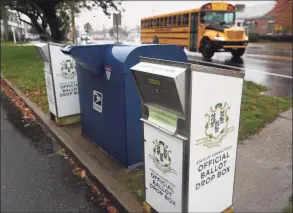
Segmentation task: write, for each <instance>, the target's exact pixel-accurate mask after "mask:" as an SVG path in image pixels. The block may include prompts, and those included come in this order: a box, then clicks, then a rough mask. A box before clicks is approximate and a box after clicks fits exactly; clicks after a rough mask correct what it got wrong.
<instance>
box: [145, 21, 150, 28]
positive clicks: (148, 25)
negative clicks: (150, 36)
mask: <svg viewBox="0 0 293 213" xmlns="http://www.w3.org/2000/svg"><path fill="white" fill-rule="evenodd" d="M146 23H147V24H146V27H147V28H149V27H150V24H149V23H150V22H149V20H146Z"/></svg>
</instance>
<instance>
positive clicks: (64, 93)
mask: <svg viewBox="0 0 293 213" xmlns="http://www.w3.org/2000/svg"><path fill="white" fill-rule="evenodd" d="M35 47H36V49H37V51H38V53H39V55H40V57H41V58H42V60H43V63H44V67H43V71H44V74H45V80H46V90H47V96H48V105H49V110H50V114H51V119H52V120H54V121H55V122H56V123H57V124H58V125H68V124H72V123H77V122H79V121H80V106H79V92H78V84H77V77H76V68H75V61H74V60H73V59H71V58H70V57H69V56H67V55H65V54H63V53H62V52H61V48H62V47H64V45H60V44H56V43H37V44H35Z"/></svg>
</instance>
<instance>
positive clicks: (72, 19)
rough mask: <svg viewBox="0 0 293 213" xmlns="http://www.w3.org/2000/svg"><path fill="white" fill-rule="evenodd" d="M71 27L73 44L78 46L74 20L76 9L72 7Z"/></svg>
mask: <svg viewBox="0 0 293 213" xmlns="http://www.w3.org/2000/svg"><path fill="white" fill-rule="evenodd" d="M70 12H71V27H72V42H73V44H77V38H76V29H75V18H74V7H73V5H71V11H70Z"/></svg>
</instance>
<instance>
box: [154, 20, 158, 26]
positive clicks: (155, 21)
mask: <svg viewBox="0 0 293 213" xmlns="http://www.w3.org/2000/svg"><path fill="white" fill-rule="evenodd" d="M154 27H157V19H154Z"/></svg>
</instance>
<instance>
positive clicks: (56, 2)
mask: <svg viewBox="0 0 293 213" xmlns="http://www.w3.org/2000/svg"><path fill="white" fill-rule="evenodd" d="M1 3H2V4H1V5H4V6H7V7H8V8H9V9H11V10H16V11H17V12H18V14H19V15H18V16H19V19H20V20H21V21H23V22H26V21H25V20H22V19H21V16H20V14H24V15H26V16H28V17H29V18H30V21H31V22H26V23H27V24H29V25H31V26H33V27H34V28H35V29H36V30H37V31H38V33H39V34H48V30H47V29H48V28H49V29H50V34H51V40H52V41H54V42H60V41H62V40H63V39H64V38H65V35H66V31H68V28H69V26H70V24H69V23H70V8H72V7H71V5H72V4H73V5H74V6H75V10H76V13H79V12H80V9H82V8H86V9H88V10H91V9H94V8H102V10H103V12H104V14H105V15H107V16H108V17H109V16H110V13H109V9H115V10H119V11H120V10H123V9H122V7H121V2H117V3H116V2H115V3H114V2H113V0H93V1H87V0H1Z"/></svg>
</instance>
